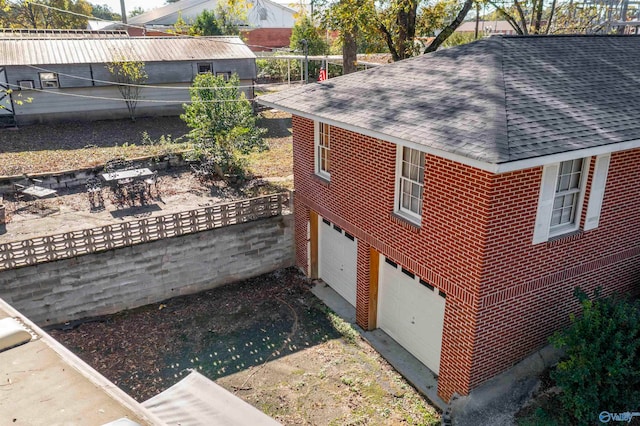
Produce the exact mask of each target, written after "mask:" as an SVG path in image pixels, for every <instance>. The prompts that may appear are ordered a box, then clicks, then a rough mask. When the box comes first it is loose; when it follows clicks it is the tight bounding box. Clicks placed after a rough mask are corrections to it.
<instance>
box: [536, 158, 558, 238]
mask: <svg viewBox="0 0 640 426" xmlns="http://www.w3.org/2000/svg"><path fill="white" fill-rule="evenodd" d="M559 169H560V164H559V163H556V164H548V165H546V166H544V168H543V169H542V182H541V183H540V197H539V199H538V213H537V215H536V224H535V228H534V229H533V244H538V243H543V242H545V241H547V240H548V239H549V227H550V226H551V212H552V210H553V199H554V198H555V195H556V180H557V179H558V170H559Z"/></svg>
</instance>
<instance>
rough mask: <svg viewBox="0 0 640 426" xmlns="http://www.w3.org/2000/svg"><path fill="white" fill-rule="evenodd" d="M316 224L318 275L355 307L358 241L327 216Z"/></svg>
mask: <svg viewBox="0 0 640 426" xmlns="http://www.w3.org/2000/svg"><path fill="white" fill-rule="evenodd" d="M318 227H319V228H320V229H319V230H318V274H319V275H320V278H322V280H323V281H324V282H326V283H327V284H329V286H330V287H331V288H333V289H334V290H335V291H337V292H338V294H340V296H342V297H344V298H345V300H346V301H347V302H349V303H351V304H352V305H353V306H356V282H357V277H356V274H357V269H356V265H357V264H358V240H357V239H356V238H355V237H354V236H353V235H351V234H348V233H347V232H345V231H344V230H343V229H341V228H339V227H338V226H336V225H334V224H332V223H331V222H329V221H328V220H326V219H322V220H320V221H319V224H318Z"/></svg>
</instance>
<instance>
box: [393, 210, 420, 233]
mask: <svg viewBox="0 0 640 426" xmlns="http://www.w3.org/2000/svg"><path fill="white" fill-rule="evenodd" d="M390 216H391V219H392V220H394V222H397V223H400V225H403V226H404V227H405V228H407V229H410V230H412V231H414V232H419V231H420V229H421V228H422V225H421V224H419V223H417V222H415V221H413V220H412V219H409V218H408V217H406V216H403V215H401V214H400V213H398V212H391V213H390Z"/></svg>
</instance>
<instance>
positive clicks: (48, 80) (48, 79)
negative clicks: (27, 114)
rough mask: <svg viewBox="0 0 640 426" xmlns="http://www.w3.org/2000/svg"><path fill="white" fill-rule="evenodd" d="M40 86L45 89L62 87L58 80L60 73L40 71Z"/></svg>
mask: <svg viewBox="0 0 640 426" xmlns="http://www.w3.org/2000/svg"><path fill="white" fill-rule="evenodd" d="M40 87H42V88H43V89H57V88H58V87H60V83H59V82H58V74H57V73H55V72H41V73H40Z"/></svg>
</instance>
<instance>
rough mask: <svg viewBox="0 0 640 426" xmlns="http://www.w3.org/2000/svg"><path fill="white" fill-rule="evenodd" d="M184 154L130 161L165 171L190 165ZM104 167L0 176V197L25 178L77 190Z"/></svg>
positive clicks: (55, 187) (46, 185)
mask: <svg viewBox="0 0 640 426" xmlns="http://www.w3.org/2000/svg"><path fill="white" fill-rule="evenodd" d="M184 154H185V153H183V152H177V153H175V154H174V155H170V156H167V155H164V156H160V157H139V158H131V159H129V160H130V161H132V162H134V163H137V164H140V165H141V166H143V167H148V168H150V169H151V170H165V169H167V168H171V167H183V166H185V165H187V164H188V162H187V161H186V160H185V159H184ZM103 169H104V166H103V165H100V166H96V167H89V168H85V169H78V170H65V171H60V172H50V173H30V174H28V175H17V176H0V195H2V194H12V193H14V192H15V189H14V184H16V183H18V184H23V185H24V184H25V178H30V179H38V180H39V181H41V183H38V185H40V186H44V187H45V188H51V189H63V188H75V187H78V186H83V185H84V184H85V183H86V182H87V179H88V178H90V177H94V176H97V175H99V174H100V173H102V172H103V171H104V170H103Z"/></svg>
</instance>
